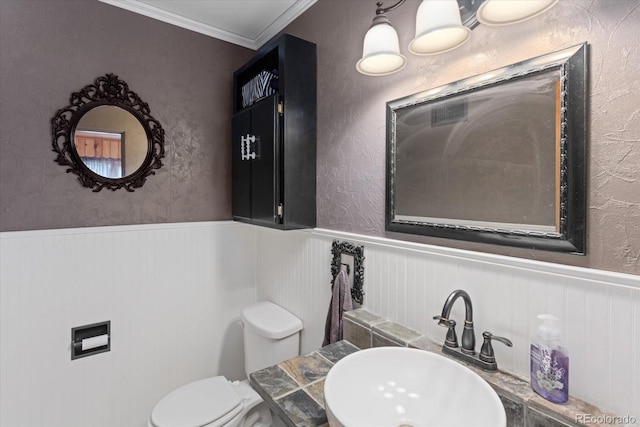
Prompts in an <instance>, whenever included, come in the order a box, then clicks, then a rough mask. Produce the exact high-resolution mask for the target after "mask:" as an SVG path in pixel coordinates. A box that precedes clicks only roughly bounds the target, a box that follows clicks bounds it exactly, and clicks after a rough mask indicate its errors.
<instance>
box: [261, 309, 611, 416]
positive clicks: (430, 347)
mask: <svg viewBox="0 0 640 427" xmlns="http://www.w3.org/2000/svg"><path fill="white" fill-rule="evenodd" d="M344 325H345V328H344V338H345V340H343V341H339V342H337V343H334V344H330V345H328V346H326V347H322V348H320V349H318V350H316V351H313V352H311V353H308V354H305V355H302V356H298V357H294V358H292V359H289V360H286V361H284V362H281V363H279V364H277V365H274V366H271V367H268V368H265V369H262V370H260V371H256V372H254V373H252V374H251V375H250V376H249V377H250V383H251V385H252V386H253V388H254V389H255V390H256V391H257V392H258V394H260V395H261V396H262V398H263V399H264V400H265V402H267V404H268V405H269V406H270V407H271V409H272V410H273V411H274V412H275V413H276V414H277V415H278V416H279V417H280V418H281V419H282V421H283V422H284V423H285V424H286V425H287V426H289V427H318V426H322V427H328V425H329V424H328V422H327V415H326V412H325V409H324V379H325V377H326V376H327V374H328V373H329V370H330V369H331V368H332V367H333V365H334V364H336V363H337V362H338V361H339V360H340V359H342V358H343V357H345V356H347V355H349V354H351V353H354V352H356V351H359V350H360V349H365V348H370V347H380V346H390V345H391V346H400V347H411V348H419V349H422V350H425V351H430V352H434V353H439V354H442V353H441V347H442V345H441V344H440V345H438V344H436V343H435V342H433V341H431V340H430V339H429V338H428V337H425V336H423V335H421V334H419V333H418V332H416V331H414V330H411V329H409V328H407V327H405V326H403V325H400V324H397V323H393V322H390V321H388V320H387V319H384V318H383V317H380V316H377V315H375V314H373V313H370V312H368V311H366V310H365V309H362V308H359V309H356V310H353V311H349V312H346V313H345V319H344ZM352 343H353V344H352ZM445 357H448V356H446V355H445ZM454 360H456V359H454ZM456 361H458V360H456ZM458 362H460V361H458ZM462 364H463V365H466V366H467V367H468V368H469V369H471V370H472V371H474V372H476V373H477V374H478V375H480V376H481V377H482V378H483V379H484V380H485V381H487V382H488V383H489V384H490V385H491V386H492V387H493V389H494V390H495V391H496V393H497V394H498V396H499V397H500V399H501V400H502V403H503V405H504V406H505V411H506V414H507V426H508V427H542V426H544V427H575V426H584V425H589V426H590V427H596V426H607V427H609V426H611V425H623V423H620V422H619V421H618V417H616V416H615V415H614V414H607V413H604V412H602V411H601V410H600V409H599V408H597V407H595V406H593V405H590V404H588V403H587V402H583V401H581V400H578V399H575V398H570V399H569V402H567V404H563V405H556V404H553V403H550V402H548V401H546V400H545V399H543V398H542V397H540V396H538V395H537V394H535V393H534V392H533V391H532V390H531V386H530V385H529V383H528V382H527V381H525V380H524V379H521V378H517V377H514V376H512V375H509V374H507V373H505V372H502V371H497V372H484V371H481V370H480V369H478V368H476V367H474V366H470V365H467V364H465V363H462ZM578 414H589V416H590V418H589V419H584V420H583V421H584V422H580V417H578Z"/></svg>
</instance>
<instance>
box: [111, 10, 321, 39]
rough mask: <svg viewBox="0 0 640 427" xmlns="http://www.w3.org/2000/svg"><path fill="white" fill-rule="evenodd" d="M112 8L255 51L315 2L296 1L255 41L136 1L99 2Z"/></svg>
mask: <svg viewBox="0 0 640 427" xmlns="http://www.w3.org/2000/svg"><path fill="white" fill-rule="evenodd" d="M99 1H101V2H102V3H106V4H109V5H112V6H116V7H119V8H121V9H126V10H128V11H130V12H134V13H138V14H140V15H144V16H147V17H149V18H153V19H157V20H159V21H162V22H166V23H168V24H172V25H176V26H178V27H181V28H186V29H187V30H191V31H195V32H197V33H200V34H204V35H206V36H209V37H213V38H216V39H219V40H222V41H225V42H229V43H233V44H236V45H238V46H242V47H246V48H248V49H253V50H257V49H258V48H259V47H260V46H262V45H263V44H264V43H265V42H267V41H268V40H270V39H271V38H272V37H273V36H275V35H276V34H278V33H279V32H280V31H282V30H283V29H284V28H285V27H286V26H287V25H289V24H290V23H291V22H292V21H293V20H294V19H296V18H297V17H298V16H300V15H301V14H302V13H304V12H305V11H306V10H307V9H309V8H310V7H311V6H312V5H313V4H314V3H315V2H316V1H317V0H297V1H296V2H295V3H294V4H293V6H291V7H290V8H289V9H287V10H286V11H285V12H284V13H283V14H282V15H280V16H279V17H278V18H277V19H276V20H275V21H273V22H272V23H271V24H270V25H269V26H268V27H267V28H265V30H264V31H262V33H260V34H259V35H258V36H257V37H256V38H255V39H252V38H249V37H245V36H241V35H239V34H235V33H231V32H229V31H226V30H222V29H220V28H217V27H214V26H211V25H207V24H203V23H202V22H198V21H194V20H193V19H190V18H186V17H184V16H180V15H177V14H175V13H172V12H168V11H166V10H163V9H160V8H157V7H155V6H151V5H148V4H146V3H142V2H139V1H137V0H99Z"/></svg>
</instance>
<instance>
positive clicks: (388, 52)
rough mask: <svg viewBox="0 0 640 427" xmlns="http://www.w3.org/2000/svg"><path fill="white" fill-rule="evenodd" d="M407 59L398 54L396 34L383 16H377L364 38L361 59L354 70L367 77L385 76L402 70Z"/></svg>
mask: <svg viewBox="0 0 640 427" xmlns="http://www.w3.org/2000/svg"><path fill="white" fill-rule="evenodd" d="M406 64H407V58H406V57H405V56H404V55H402V54H400V42H399V41H398V33H396V30H395V29H394V28H393V27H392V26H391V24H390V23H389V20H388V19H387V18H386V17H385V16H384V15H378V16H376V17H375V18H374V20H373V25H372V26H371V28H369V31H367V34H366V35H365V36H364V46H363V48H362V59H360V61H358V63H357V64H356V69H357V70H358V71H359V72H361V73H362V74H366V75H368V76H386V75H388V74H393V73H395V72H396V71H400V70H402V69H403V68H404V67H405V65H406Z"/></svg>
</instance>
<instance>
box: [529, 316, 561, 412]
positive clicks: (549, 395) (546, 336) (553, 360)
mask: <svg viewBox="0 0 640 427" xmlns="http://www.w3.org/2000/svg"><path fill="white" fill-rule="evenodd" d="M538 319H539V320H541V321H542V323H541V324H540V326H539V327H538V334H537V336H536V337H534V338H533V339H532V340H531V387H532V388H533V390H534V391H535V392H536V393H538V394H539V395H540V396H542V397H544V398H545V399H547V400H549V401H550V402H554V403H564V402H566V401H567V400H568V399H569V356H568V355H567V349H566V347H564V346H562V345H561V342H560V330H559V329H558V327H557V326H556V322H557V321H558V318H557V317H555V316H553V315H551V314H541V315H539V316H538Z"/></svg>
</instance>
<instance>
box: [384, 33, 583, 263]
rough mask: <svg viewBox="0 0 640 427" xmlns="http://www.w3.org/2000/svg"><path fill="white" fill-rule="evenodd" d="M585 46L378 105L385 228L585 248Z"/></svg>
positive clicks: (562, 248) (568, 249) (535, 245)
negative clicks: (383, 135) (383, 136)
mask: <svg viewBox="0 0 640 427" xmlns="http://www.w3.org/2000/svg"><path fill="white" fill-rule="evenodd" d="M585 81H586V45H580V46H576V47H573V48H569V49H565V50H564V51H560V52H556V53H553V54H549V55H545V56H542V57H538V58H534V59H532V60H528V61H523V62H520V63H517V64H513V65H511V66H508V67H505V68H503V69H500V70H494V71H491V72H488V73H485V74H482V75H479V76H474V77H471V78H468V79H465V80H461V81H459V82H455V83H451V84H449V85H445V86H442V87H440V88H436V89H435V90H434V89H431V90H428V91H425V92H422V93H418V94H415V95H411V96H408V97H405V98H401V99H398V100H395V101H391V102H389V103H387V229H388V230H391V231H400V232H406V233H414V234H425V235H432V236H437V237H447V238H456V239H464V240H472V241H479V242H487V243H499V244H507V245H513V246H523V247H529V248H534V249H545V250H555V251H566V252H572V253H580V254H583V253H584V232H585V229H584V228H585V227H584V225H585V220H584V215H585V207H584V205H585V195H584V187H585V174H584V157H585V139H586V125H585V102H586V84H585Z"/></svg>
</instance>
